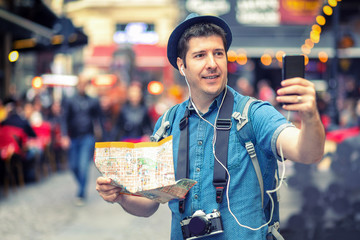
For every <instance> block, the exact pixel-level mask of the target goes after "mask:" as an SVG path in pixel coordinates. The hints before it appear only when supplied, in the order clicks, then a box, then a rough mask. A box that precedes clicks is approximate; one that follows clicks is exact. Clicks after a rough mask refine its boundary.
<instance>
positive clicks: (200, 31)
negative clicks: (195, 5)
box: [177, 23, 226, 68]
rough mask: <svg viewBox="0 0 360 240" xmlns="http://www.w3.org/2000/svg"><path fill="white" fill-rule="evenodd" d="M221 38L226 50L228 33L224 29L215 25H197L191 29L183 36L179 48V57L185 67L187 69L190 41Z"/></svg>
mask: <svg viewBox="0 0 360 240" xmlns="http://www.w3.org/2000/svg"><path fill="white" fill-rule="evenodd" d="M214 35H217V36H220V37H221V38H222V40H223V43H224V48H226V47H225V46H226V37H225V36H226V33H225V31H224V29H222V28H221V27H219V26H218V25H216V24H213V23H197V24H194V25H192V26H191V27H189V28H188V29H186V30H185V31H184V33H183V34H182V35H181V37H180V39H179V42H178V46H177V53H178V57H179V58H181V59H182V60H183V62H184V67H185V68H186V60H185V58H186V53H187V51H188V50H189V41H190V39H191V38H193V37H210V36H214Z"/></svg>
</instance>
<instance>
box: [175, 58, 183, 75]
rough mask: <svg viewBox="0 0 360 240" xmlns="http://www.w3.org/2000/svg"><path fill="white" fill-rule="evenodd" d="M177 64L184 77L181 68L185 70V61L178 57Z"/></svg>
mask: <svg viewBox="0 0 360 240" xmlns="http://www.w3.org/2000/svg"><path fill="white" fill-rule="evenodd" d="M176 64H177V66H178V69H179V72H180V74H181V75H182V76H184V73H183V71H181V68H183V69H184V62H183V60H182V59H181V58H179V57H178V58H177V60H176Z"/></svg>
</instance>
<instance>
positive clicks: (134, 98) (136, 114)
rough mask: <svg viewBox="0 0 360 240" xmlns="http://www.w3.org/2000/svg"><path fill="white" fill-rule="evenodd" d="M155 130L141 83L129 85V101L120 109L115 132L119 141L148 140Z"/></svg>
mask: <svg viewBox="0 0 360 240" xmlns="http://www.w3.org/2000/svg"><path fill="white" fill-rule="evenodd" d="M152 131H153V123H152V121H151V118H150V115H149V110H148V108H147V106H146V105H145V103H144V97H143V92H142V88H141V85H140V84H139V83H132V84H131V85H130V86H129V87H128V91H127V102H126V103H125V104H124V106H123V107H122V109H121V110H120V114H119V116H118V119H117V122H116V125H115V128H114V130H113V133H114V134H115V140H117V141H131V142H139V141H147V140H149V139H150V135H151V134H152Z"/></svg>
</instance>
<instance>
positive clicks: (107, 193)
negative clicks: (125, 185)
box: [96, 177, 123, 203]
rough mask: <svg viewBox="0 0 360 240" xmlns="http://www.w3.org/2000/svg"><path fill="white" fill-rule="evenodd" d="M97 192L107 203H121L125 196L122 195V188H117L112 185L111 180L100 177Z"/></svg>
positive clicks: (97, 180)
mask: <svg viewBox="0 0 360 240" xmlns="http://www.w3.org/2000/svg"><path fill="white" fill-rule="evenodd" d="M96 190H97V191H98V192H99V195H100V196H101V197H102V198H103V199H104V200H105V201H107V202H111V203H114V202H119V203H120V201H121V200H122V198H123V195H122V194H120V192H121V190H122V188H121V187H116V186H114V185H112V184H111V179H109V178H104V177H98V179H96Z"/></svg>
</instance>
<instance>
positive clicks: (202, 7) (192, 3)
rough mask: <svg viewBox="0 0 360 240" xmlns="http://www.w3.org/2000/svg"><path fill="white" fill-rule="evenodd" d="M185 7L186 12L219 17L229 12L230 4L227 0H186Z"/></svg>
mask: <svg viewBox="0 0 360 240" xmlns="http://www.w3.org/2000/svg"><path fill="white" fill-rule="evenodd" d="M185 7H186V10H187V11H188V12H195V13H198V14H200V15H208V14H210V15H217V16H219V15H224V14H226V13H228V12H229V11H230V2H229V1H228V0H216V1H214V0H187V1H186V3H185Z"/></svg>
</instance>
